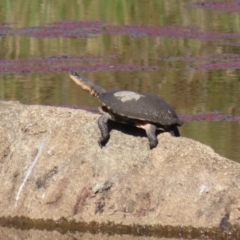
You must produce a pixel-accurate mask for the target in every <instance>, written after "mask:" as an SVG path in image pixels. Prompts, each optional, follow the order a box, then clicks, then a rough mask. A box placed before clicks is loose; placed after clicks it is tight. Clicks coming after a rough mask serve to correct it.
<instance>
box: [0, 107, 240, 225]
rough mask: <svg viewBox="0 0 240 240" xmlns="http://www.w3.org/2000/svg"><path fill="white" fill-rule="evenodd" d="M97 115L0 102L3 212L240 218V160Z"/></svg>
mask: <svg viewBox="0 0 240 240" xmlns="http://www.w3.org/2000/svg"><path fill="white" fill-rule="evenodd" d="M97 118H98V115H97V114H93V113H89V112H86V111H83V110H74V109H67V108H57V107H47V106H27V105H22V104H19V103H16V102H0V134H1V139H0V144H1V149H0V170H1V172H0V179H1V182H2V186H1V189H0V196H1V197H0V209H1V216H16V215H17V216H21V215H23V216H26V217H30V218H44V219H45V218H51V219H59V218H61V217H65V218H67V219H69V220H70V219H76V220H77V221H86V222H90V221H98V222H108V221H113V222H114V223H123V224H133V223H135V224H162V225H173V226H177V225H181V226H188V225H191V226H194V227H214V226H216V227H218V226H219V224H220V221H221V219H222V218H223V217H224V216H225V214H226V213H229V214H230V217H229V222H230V223H231V224H238V225H239V222H240V181H239V179H240V165H239V164H238V163H236V162H233V161H231V160H228V159H226V158H223V157H221V156H219V155H218V154H216V153H215V152H214V151H213V150H212V149H211V148H210V147H208V146H205V145H203V144H201V143H199V142H196V141H193V140H191V139H188V138H184V137H180V138H175V137H172V136H170V134H168V133H163V134H160V135H159V136H158V140H159V144H158V146H157V148H155V149H153V150H149V146H148V140H147V138H146V137H142V136H140V135H139V136H138V135H137V136H136V134H135V136H134V135H133V134H125V133H122V132H121V131H117V130H112V132H111V138H110V140H109V142H108V144H107V145H106V147H104V148H103V149H101V148H99V146H98V144H97V139H98V137H99V134H100V133H99V130H98V127H97V124H96V120H97Z"/></svg>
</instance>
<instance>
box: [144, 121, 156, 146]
mask: <svg viewBox="0 0 240 240" xmlns="http://www.w3.org/2000/svg"><path fill="white" fill-rule="evenodd" d="M145 130H146V134H147V137H148V140H149V146H150V149H153V148H155V147H156V146H157V145H158V140H157V134H156V131H157V127H156V126H155V125H152V124H146V125H145Z"/></svg>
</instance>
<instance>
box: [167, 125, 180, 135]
mask: <svg viewBox="0 0 240 240" xmlns="http://www.w3.org/2000/svg"><path fill="white" fill-rule="evenodd" d="M169 132H170V133H171V134H172V135H173V136H175V137H180V133H179V130H178V127H177V126H172V127H171V129H170V131H169Z"/></svg>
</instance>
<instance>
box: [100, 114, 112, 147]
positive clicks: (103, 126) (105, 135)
mask: <svg viewBox="0 0 240 240" xmlns="http://www.w3.org/2000/svg"><path fill="white" fill-rule="evenodd" d="M109 119H111V116H110V115H109V114H108V113H104V114H103V115H102V116H101V117H100V118H99V119H98V127H99V129H100V132H101V137H100V138H99V140H98V145H99V146H100V147H101V148H102V147H103V146H105V145H106V143H107V142H108V140H109V137H110V135H109V128H108V120H109Z"/></svg>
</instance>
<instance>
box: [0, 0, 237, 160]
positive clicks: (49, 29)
mask: <svg viewBox="0 0 240 240" xmlns="http://www.w3.org/2000/svg"><path fill="white" fill-rule="evenodd" d="M239 24H240V5H239V3H238V2H234V1H225V2H222V1H218V0H217V1H214V3H212V2H210V1H208V0H204V1H201V2H199V1H194V0H192V1H190V0H182V1H175V0H168V1H163V0H162V1H159V0H152V1H142V0H139V1H138V2H137V3H136V1H134V0H122V1H118V0H98V1H94V0H72V1H71V4H70V3H69V2H68V1H59V2H58V3H56V2H55V1H44V0H35V1H26V0H25V1H23V0H18V1H9V0H2V1H1V2H0V43H1V51H0V99H2V100H17V101H20V102H22V103H26V104H42V105H54V106H67V107H75V106H81V107H84V108H86V107H87V108H89V109H93V110H96V108H97V106H98V105H99V103H98V101H97V99H95V98H93V97H91V96H90V95H89V94H88V93H86V92H84V91H82V90H81V89H80V88H78V87H77V86H76V85H75V84H74V83H73V82H72V81H71V80H70V79H69V77H68V71H69V70H72V69H74V70H77V71H79V72H81V73H82V74H83V75H85V76H86V77H88V78H90V79H91V80H93V81H94V82H96V83H97V84H99V85H101V86H102V87H104V88H106V89H109V90H112V89H127V90H134V91H140V92H146V93H151V94H155V95H157V96H161V97H162V98H164V99H165V100H166V101H167V102H169V103H170V104H171V105H172V106H174V108H175V109H176V111H177V113H178V114H179V115H180V117H181V118H182V119H183V120H185V124H184V125H183V126H182V127H181V129H180V131H181V134H182V136H185V137H188V138H192V139H195V140H198V141H200V142H202V143H205V144H207V145H210V146H211V147H212V148H214V150H215V151H216V152H217V153H219V154H221V155H223V156H225V157H228V158H230V159H233V160H235V161H240V157H239V156H240V148H239V139H240V123H239V122H240V108H239V106H240V94H239V92H240V78H239V76H240V70H239V69H240V27H239Z"/></svg>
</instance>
